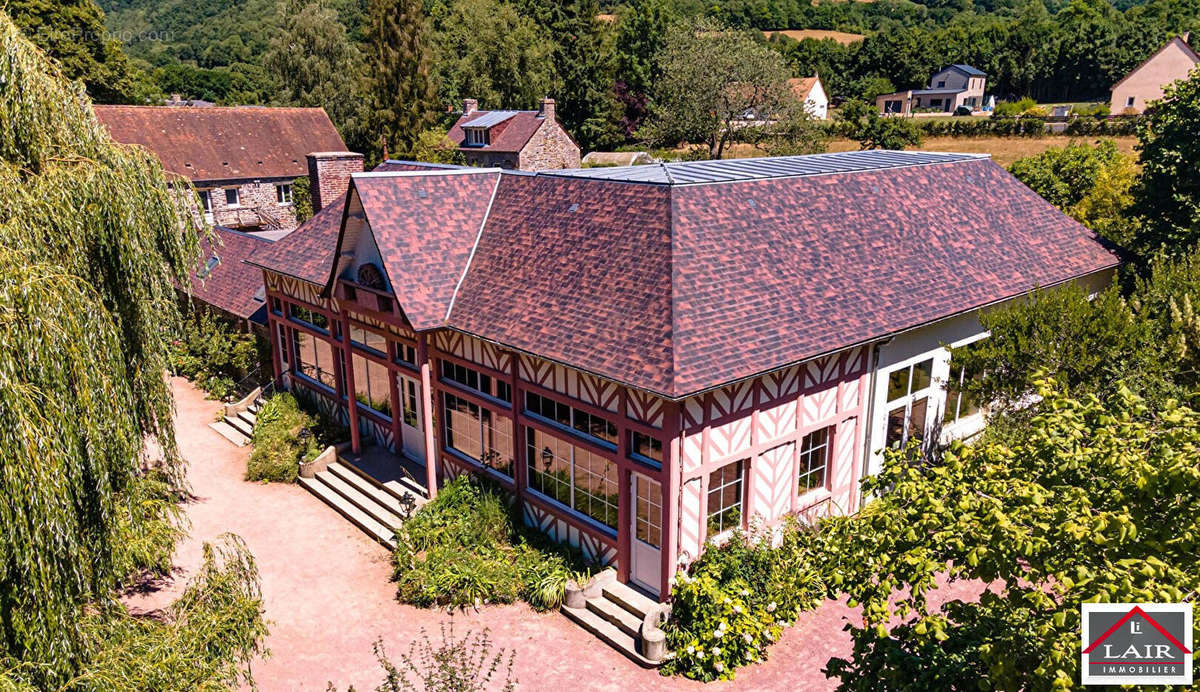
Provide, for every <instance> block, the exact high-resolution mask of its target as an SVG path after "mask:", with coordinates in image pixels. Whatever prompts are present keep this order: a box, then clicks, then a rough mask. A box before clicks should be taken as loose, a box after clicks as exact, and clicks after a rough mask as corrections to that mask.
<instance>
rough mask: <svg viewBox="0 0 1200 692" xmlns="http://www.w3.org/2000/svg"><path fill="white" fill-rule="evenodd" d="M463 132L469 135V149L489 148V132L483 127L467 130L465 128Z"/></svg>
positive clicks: (468, 128)
mask: <svg viewBox="0 0 1200 692" xmlns="http://www.w3.org/2000/svg"><path fill="white" fill-rule="evenodd" d="M463 131H464V132H466V133H467V146H469V147H482V146H487V143H488V131H487V130H485V129H483V128H481V127H467V128H463Z"/></svg>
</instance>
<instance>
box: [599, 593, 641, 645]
mask: <svg viewBox="0 0 1200 692" xmlns="http://www.w3.org/2000/svg"><path fill="white" fill-rule="evenodd" d="M587 609H588V610H590V611H592V612H593V613H595V614H597V615H599V616H600V617H602V618H604V619H605V620H608V621H609V622H611V623H612V624H614V625H616V626H617V629H619V630H621V631H622V632H624V633H625V634H628V635H629V636H631V637H633V638H634V640H637V639H638V638H639V637H640V636H641V632H642V621H641V619H639V618H638V616H636V615H634V614H633V613H631V612H629V611H628V610H625V609H624V608H623V607H621V606H620V605H618V604H616V603H614V602H612V601H610V600H608V599H607V598H589V599H588V600H587Z"/></svg>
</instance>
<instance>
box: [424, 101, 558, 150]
mask: <svg viewBox="0 0 1200 692" xmlns="http://www.w3.org/2000/svg"><path fill="white" fill-rule="evenodd" d="M491 112H492V111H475V112H473V113H470V114H468V115H464V116H462V117H461V118H459V119H458V122H456V123H454V127H452V128H450V132H448V133H446V136H447V137H448V138H449V139H450V141H451V142H454V146H456V147H458V148H460V149H463V150H466V151H497V152H503V153H506V154H507V153H519V152H520V151H521V150H522V149H524V148H525V145H526V144H528V143H529V138H530V137H532V136H533V133H535V132H537V130H538V128H539V127H541V126H542V123H544V122H546V119H545V118H543V117H541V116H540V115H538V112H537V111H516V112H515V113H514V114H513V116H512V117H511V118H509V119H507V120H505V121H504V122H502V123H498V124H496V125H493V126H492V127H490V128H489V129H488V137H489V141H488V143H487V145H485V146H482V147H479V146H473V147H466V146H463V142H464V141H465V140H466V137H467V135H466V133H465V132H463V125H468V124H470V122H471V121H472V120H478V119H479V118H482V117H483V116H485V115H487V114H488V113H491Z"/></svg>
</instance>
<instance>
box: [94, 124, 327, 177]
mask: <svg viewBox="0 0 1200 692" xmlns="http://www.w3.org/2000/svg"><path fill="white" fill-rule="evenodd" d="M93 108H94V109H95V112H96V117H97V118H98V119H99V120H100V122H101V123H103V124H104V125H105V126H107V127H108V130H109V133H110V134H111V135H112V137H113V139H115V140H117V141H118V142H121V143H124V144H138V145H141V146H143V147H145V148H146V149H149V150H150V151H151V152H152V153H154V155H156V156H157V157H158V159H159V161H161V162H162V165H163V168H165V169H166V170H167V171H168V172H170V173H175V174H177V175H181V176H183V177H185V178H189V179H191V180H192V181H203V180H230V179H249V178H295V177H298V176H301V175H305V174H306V173H308V164H307V162H306V161H305V158H304V157H305V156H306V155H307V154H310V153H312V152H316V151H344V150H345V149H346V144H345V142H343V141H342V138H341V135H339V134H338V132H337V129H336V128H334V126H333V123H332V122H331V121H330V120H329V116H328V115H326V114H325V111H324V110H322V109H320V108H262V107H250V106H235V107H228V108H179V107H172V106H94V107H93Z"/></svg>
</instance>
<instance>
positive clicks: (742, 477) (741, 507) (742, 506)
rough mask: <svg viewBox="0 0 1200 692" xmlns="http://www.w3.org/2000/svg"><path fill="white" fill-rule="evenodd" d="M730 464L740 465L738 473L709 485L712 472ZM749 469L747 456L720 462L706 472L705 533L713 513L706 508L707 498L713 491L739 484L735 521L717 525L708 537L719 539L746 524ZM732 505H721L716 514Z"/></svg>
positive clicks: (716, 471) (730, 507)
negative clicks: (717, 483)
mask: <svg viewBox="0 0 1200 692" xmlns="http://www.w3.org/2000/svg"><path fill="white" fill-rule="evenodd" d="M730 466H740V467H741V469H740V473H738V474H737V475H736V476H734V479H733V480H732V481H729V482H726V483H723V484H721V485H719V486H717V487H715V488H714V487H713V486H712V485H711V482H712V477H713V474H714V473H720V472H722V471H724V470H725V469H727V468H729V467H730ZM749 470H750V459H748V458H747V459H734V460H733V461H730V462H729V463H727V464H721V465H720V466H718V467H717V468H715V469H713V470H712V471H710V472H709V473H708V478H707V479H706V480H708V481H709V483H710V485H709V486H708V489H707V490H706V491H705V493H704V531H705V533H708V528H709V524H710V523H711V522H712V518H713V514H714V513H713V512H710V511H709V509H708V503H709V498H711V497H712V494H713V492H720V491H722V490H724V489H725V488H728V487H730V486H732V485H737V486H739V487H738V499H737V505H736V507H737V508H738V519H737V523H736V524H731V525H729V526H721V527H719V529H718V530H717V531H715V532H714V533H712V534H711V535H709V536H708V538H709V539H716V540H718V541H720V540H721V539H722V538H724V537H725V536H728V535H729V534H730V533H731V532H732V531H734V530H735V529H740V528H742V527H744V526H745V525H746V477H747V476H748V475H749V473H748V472H749ZM734 506H735V505H730V506H728V507H722V508H721V509H719V510H718V511H717V512H716V514H718V515H719V514H724V513H725V512H727V511H728V510H730V509H732V508H733V507H734Z"/></svg>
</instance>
